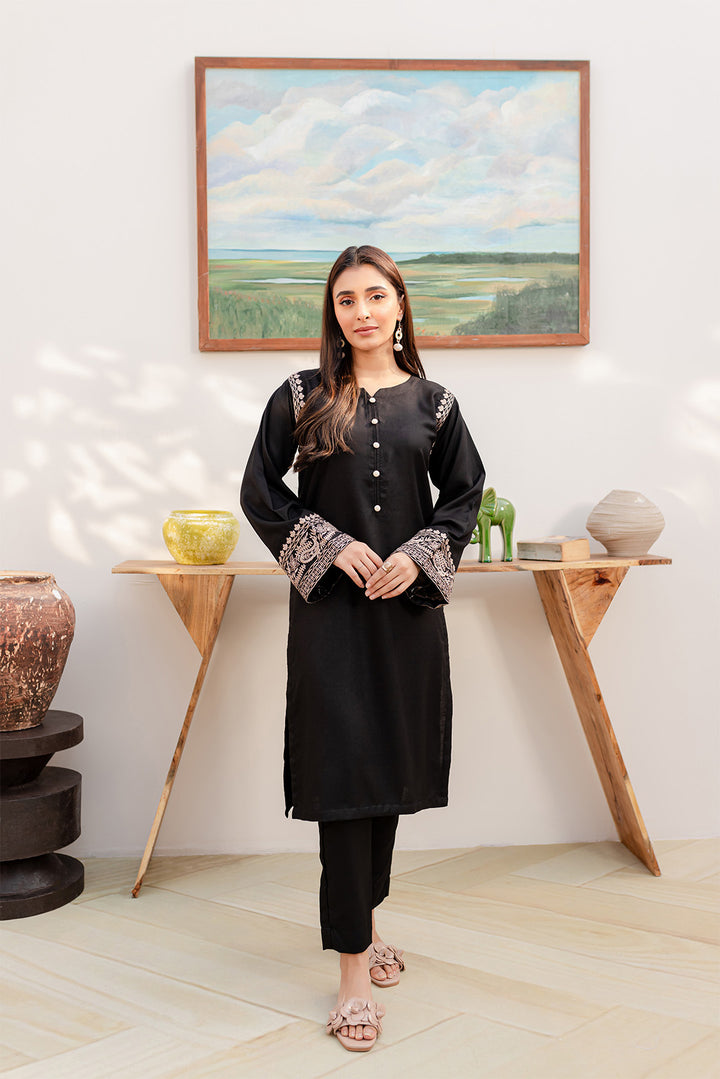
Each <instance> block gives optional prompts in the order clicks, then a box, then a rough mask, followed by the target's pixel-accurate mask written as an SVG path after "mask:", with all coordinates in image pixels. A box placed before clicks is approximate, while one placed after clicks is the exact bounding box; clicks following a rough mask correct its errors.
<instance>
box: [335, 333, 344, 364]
mask: <svg viewBox="0 0 720 1079" xmlns="http://www.w3.org/2000/svg"><path fill="white" fill-rule="evenodd" d="M337 347H338V352H339V353H340V359H341V360H344V359H345V338H344V337H343V336H342V334H341V335H340V337H338V342H337Z"/></svg>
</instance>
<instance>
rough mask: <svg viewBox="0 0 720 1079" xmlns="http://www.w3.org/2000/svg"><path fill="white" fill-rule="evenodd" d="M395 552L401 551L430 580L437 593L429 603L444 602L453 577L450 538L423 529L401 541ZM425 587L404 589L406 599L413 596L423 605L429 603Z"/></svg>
mask: <svg viewBox="0 0 720 1079" xmlns="http://www.w3.org/2000/svg"><path fill="white" fill-rule="evenodd" d="M397 549H398V551H403V552H404V553H405V554H406V555H408V556H409V557H410V558H412V560H413V562H414V563H415V565H416V566H419V567H420V569H421V570H422V571H423V573H424V574H425V576H426V577H427V579H428V581H429V582H431V583H432V584H433V585H434V586H435V588H436V589H437V591H438V592H439V593H440V597H441V598H439V600H438V601H437V602H436V603H435V604H434V605H433V606H439V605H440V603H448V602H449V600H450V594H451V592H452V587H453V582H454V580H455V564H454V562H453V560H452V555H451V553H450V541H449V540H448V538H447V535H446V534H445V533H444V532H441V531H440V530H439V529H437V528H423V529H422V531H421V532H417V533H416V534H415V535H414V536H413V537H412V539H409V540H408V541H407V543H403V544H401V545H400V546H399V547H398V548H397ZM426 592H427V589H421V588H416V589H412V586H411V588H410V589H408V598H409V599H417V600H418V601H420V602H422V604H423V606H429V605H430V604H429V603H428V602H427V600H428V596H427V595H426V594H425V593H426Z"/></svg>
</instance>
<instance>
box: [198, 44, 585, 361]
mask: <svg viewBox="0 0 720 1079" xmlns="http://www.w3.org/2000/svg"><path fill="white" fill-rule="evenodd" d="M195 89H196V95H195V96H196V134H197V213H198V314H199V325H200V349H201V350H202V351H210V352H225V351H227V352H231V351H246V350H253V351H258V350H273V351H274V350H278V349H296V350H297V349H311V350H313V351H316V350H317V349H318V347H319V336H318V334H319V332H320V311H321V308H322V296H323V285H324V281H325V279H326V277H327V273H328V270H329V268H330V266H331V265H332V262H333V261H334V259H335V257H336V256H337V254H339V252H340V251H341V250H342V249H344V248H345V247H347V246H349V245H351V244H356V245H358V246H359V245H360V244H363V243H370V244H373V245H374V246H377V247H382V248H384V249H385V250H386V251H388V252H389V253H390V254H391V255H392V256H393V257H394V258H395V259H396V261H397V262H398V266H399V268H400V270H401V272H402V274H403V276H404V277H405V280H406V283H407V285H408V295H409V299H410V303H411V305H412V310H413V316H414V320H415V333H416V336H417V338H418V345H419V347H420V348H421V349H424V348H470V347H472V348H477V347H480V348H483V347H508V346H527V345H532V346H535V345H542V346H544V345H584V344H587V342H588V340H589V307H588V300H589V265H588V261H589V62H588V61H586V60H558V61H550V60H540V61H529V60H517V61H513V60H477V61H476V60H330V59H327V60H325V59H324V60H319V59H283V58H267V57H266V58H257V57H255V58H238V57H196V59H195Z"/></svg>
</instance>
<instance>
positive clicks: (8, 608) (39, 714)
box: [0, 573, 75, 731]
mask: <svg viewBox="0 0 720 1079" xmlns="http://www.w3.org/2000/svg"><path fill="white" fill-rule="evenodd" d="M74 632H75V608H74V607H73V605H72V603H71V601H70V598H69V597H68V596H67V595H66V594H65V592H63V590H62V589H61V588H58V586H57V584H56V582H55V578H54V577H53V576H52V574H50V573H0V730H2V731H19V730H24V729H25V728H26V727H36V726H38V724H40V723H42V721H43V719H44V717H45V713H46V712H47V710H48V708H49V707H50V704H51V703H52V699H53V697H54V696H55V691H56V690H57V687H58V683H59V681H60V678H61V676H62V673H63V670H64V667H65V661H66V659H67V656H68V652H69V651H70V645H71V644H72V639H73V634H74Z"/></svg>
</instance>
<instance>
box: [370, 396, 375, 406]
mask: <svg viewBox="0 0 720 1079" xmlns="http://www.w3.org/2000/svg"><path fill="white" fill-rule="evenodd" d="M370 404H371V405H374V404H375V398H374V397H371V398H370Z"/></svg>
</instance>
